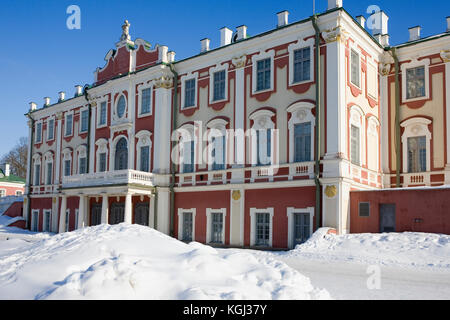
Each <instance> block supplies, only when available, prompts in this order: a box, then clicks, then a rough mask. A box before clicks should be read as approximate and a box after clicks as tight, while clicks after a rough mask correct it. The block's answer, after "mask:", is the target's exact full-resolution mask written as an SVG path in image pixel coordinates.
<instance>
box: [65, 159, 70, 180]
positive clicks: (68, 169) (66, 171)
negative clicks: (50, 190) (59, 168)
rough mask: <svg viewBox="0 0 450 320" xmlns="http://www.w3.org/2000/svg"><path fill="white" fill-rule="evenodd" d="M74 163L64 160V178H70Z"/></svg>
mask: <svg viewBox="0 0 450 320" xmlns="http://www.w3.org/2000/svg"><path fill="white" fill-rule="evenodd" d="M71 165H72V161H70V160H64V176H65V177H68V176H70V172H71V171H72V170H71Z"/></svg>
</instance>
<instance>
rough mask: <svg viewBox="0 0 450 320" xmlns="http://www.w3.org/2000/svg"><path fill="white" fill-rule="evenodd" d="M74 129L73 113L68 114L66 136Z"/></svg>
mask: <svg viewBox="0 0 450 320" xmlns="http://www.w3.org/2000/svg"><path fill="white" fill-rule="evenodd" d="M72 131H73V114H68V115H66V123H65V134H64V135H65V136H66V137H69V136H71V135H72Z"/></svg>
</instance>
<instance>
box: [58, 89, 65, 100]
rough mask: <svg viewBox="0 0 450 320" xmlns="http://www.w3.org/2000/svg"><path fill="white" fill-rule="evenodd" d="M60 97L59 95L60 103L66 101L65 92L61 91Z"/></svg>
mask: <svg viewBox="0 0 450 320" xmlns="http://www.w3.org/2000/svg"><path fill="white" fill-rule="evenodd" d="M58 95H59V99H58V102H61V101H64V100H65V99H66V93H65V92H64V91H60V92H59V93H58Z"/></svg>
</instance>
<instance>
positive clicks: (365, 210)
mask: <svg viewBox="0 0 450 320" xmlns="http://www.w3.org/2000/svg"><path fill="white" fill-rule="evenodd" d="M359 216H360V217H369V216H370V203H369V202H360V203H359Z"/></svg>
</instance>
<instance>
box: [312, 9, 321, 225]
mask: <svg viewBox="0 0 450 320" xmlns="http://www.w3.org/2000/svg"><path fill="white" fill-rule="evenodd" d="M311 21H312V24H313V27H314V30H315V32H316V37H315V47H316V57H315V61H316V66H315V67H316V155H315V159H316V163H315V166H314V182H315V184H316V213H317V214H316V229H319V228H320V217H321V213H322V207H321V196H322V188H321V185H320V149H321V145H320V139H321V134H320V130H321V127H320V120H321V119H320V117H321V114H320V107H321V104H322V101H321V100H322V99H321V96H320V91H321V82H320V75H321V71H320V29H319V26H318V25H317V15H313V16H312V18H311Z"/></svg>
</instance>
